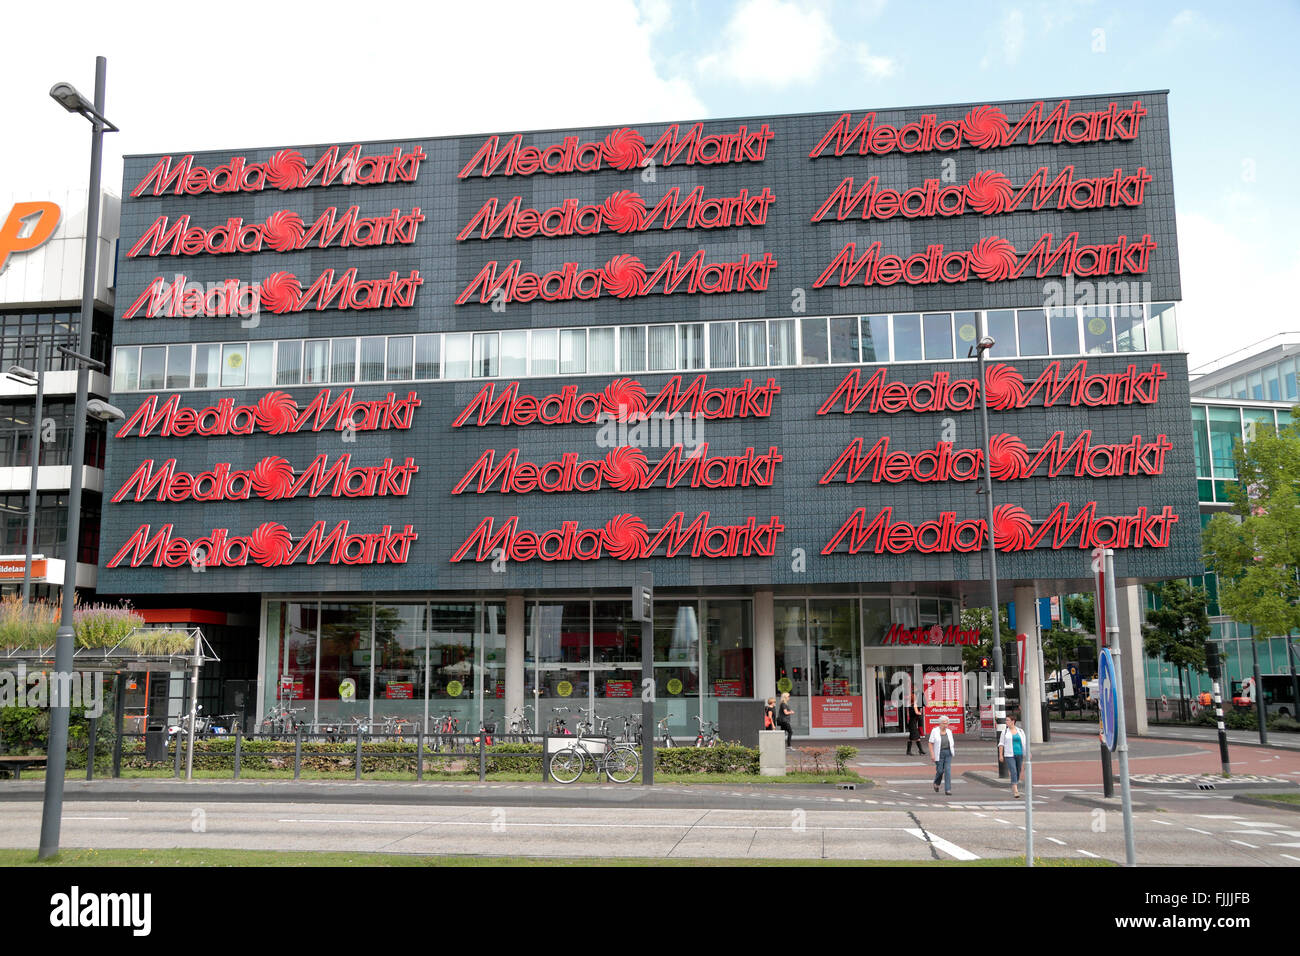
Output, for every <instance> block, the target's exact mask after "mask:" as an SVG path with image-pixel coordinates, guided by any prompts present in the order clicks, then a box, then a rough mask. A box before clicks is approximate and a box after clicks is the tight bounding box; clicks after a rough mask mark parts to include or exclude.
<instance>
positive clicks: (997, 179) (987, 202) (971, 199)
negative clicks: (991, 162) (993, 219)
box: [966, 169, 1015, 216]
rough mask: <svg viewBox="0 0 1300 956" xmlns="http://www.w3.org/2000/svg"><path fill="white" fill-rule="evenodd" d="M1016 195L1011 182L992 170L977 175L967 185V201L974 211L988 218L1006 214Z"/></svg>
mask: <svg viewBox="0 0 1300 956" xmlns="http://www.w3.org/2000/svg"><path fill="white" fill-rule="evenodd" d="M1014 194H1015V190H1014V189H1012V187H1011V180H1009V179H1007V177H1006V176H1003V175H1002V174H1001V173H999V172H997V171H995V170H992V169H986V170H984V171H983V172H978V173H976V174H975V175H974V176H972V177H971V178H970V182H968V183H967V184H966V201H967V202H968V203H970V205H971V208H972V209H974V210H975V211H976V212H982V213H984V215H986V216H992V215H993V214H994V213H999V212H1004V211H1005V210H1006V208H1007V206H1009V205H1010V204H1011V199H1012V197H1013V195H1014Z"/></svg>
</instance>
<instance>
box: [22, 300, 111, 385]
mask: <svg viewBox="0 0 1300 956" xmlns="http://www.w3.org/2000/svg"><path fill="white" fill-rule="evenodd" d="M110 324H111V320H110V319H109V318H108V316H106V315H101V314H99V313H95V321H94V325H93V326H92V328H91V331H90V357H91V358H93V359H95V361H97V362H107V361H108V351H109V342H110V337H109V328H110ZM41 346H44V348H45V355H46V361H45V369H46V371H54V372H62V371H72V370H75V369H76V367H77V364H76V362H75V361H74V360H73V359H70V358H68V357H67V356H65V355H63V354H61V353H60V352H58V351H56V350H57V348H58V347H59V346H64V347H66V348H70V349H72V350H73V351H80V350H81V312H80V310H75V311H68V312H0V369H7V368H9V366H11V365H21V366H23V367H24V368H29V369H33V370H35V368H36V360H37V356H38V355H39V354H40V347H41Z"/></svg>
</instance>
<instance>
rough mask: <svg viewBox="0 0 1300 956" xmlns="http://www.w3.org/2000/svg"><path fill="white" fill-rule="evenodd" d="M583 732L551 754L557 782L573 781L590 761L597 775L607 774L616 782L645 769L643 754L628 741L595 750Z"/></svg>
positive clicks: (630, 777)
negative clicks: (627, 742)
mask: <svg viewBox="0 0 1300 956" xmlns="http://www.w3.org/2000/svg"><path fill="white" fill-rule="evenodd" d="M583 740H584V738H583V737H582V735H581V734H579V735H578V737H577V738H576V739H575V740H574V742H573V744H572V745H571V746H568V747H565V748H564V749H563V750H561V751H559V752H558V753H555V754H552V755H551V779H552V780H554V781H555V782H556V783H563V784H569V783H573V782H574V781H575V780H577V779H578V778H579V777H581V776H582V774H583V771H585V770H586V769H587V764H588V763H590V764H591V766H592V769H593V770H594V771H595V773H596V774H597V775H599V774H602V773H603V774H604V775H605V776H606V777H608V778H609V779H610V780H611V781H612V782H614V783H630V782H631V781H632V779H633V778H634V777H635V776H636V775H637V773H638V772H639V771H640V770H641V758H640V757H639V756H638V755H637V752H636V751H635V750H633V749H632V748H631V747H629V746H627V745H626V744H615V745H614V746H612V747H611V746H608V745H606V746H605V748H604V749H603V750H602V751H601V752H600V753H592V752H591V750H589V749H588V748H587V745H586V744H585V743H584V742H583Z"/></svg>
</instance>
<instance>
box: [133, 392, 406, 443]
mask: <svg viewBox="0 0 1300 956" xmlns="http://www.w3.org/2000/svg"><path fill="white" fill-rule="evenodd" d="M355 391H356V390H355V389H351V388H345V389H343V390H342V391H341V392H339V393H338V397H337V398H334V399H333V401H331V400H330V396H331V394H332V393H331V392H330V390H329V389H328V388H324V389H321V390H320V391H319V392H317V393H316V397H315V398H313V399H312V400H311V401H310V402H309V403H308V404H307V405H306V407H303V408H299V406H298V402H297V400H296V399H294V397H293V396H292V395H290V394H289V393H288V392H268V393H267V394H265V395H263V396H262V397H261V398H260V399H258V400H257V402H256V403H255V404H252V405H236V404H235V400H234V399H233V398H223V399H221V400H220V401H218V402H217V404H215V405H208V406H206V407H204V408H198V409H195V408H187V407H185V406H183V405H182V404H181V396H180V395H172V396H171V397H170V398H168V399H167V400H166V401H163V402H161V403H160V402H159V401H158V396H157V395H150V396H149V397H148V398H147V399H145V400H144V402H142V403H141V405H140V407H139V408H137V409H136V410H135V411H134V412H132V413H131V415H130V416H129V417H128V418H127V420H126V421H125V422H123V423H122V425H121V426H120V427H119V428H118V430H117V431H116V432H115V433H114V436H113V437H114V438H131V437H136V438H148V437H149V436H150V435H152V434H154V432H155V431H156V432H157V433H158V437H160V438H185V437H187V436H189V435H198V436H201V437H203V438H213V437H218V436H224V435H252V434H253V433H254V432H258V431H261V432H265V433H266V434H268V435H285V434H296V433H297V432H300V431H302V430H303V429H304V428H305V429H307V430H309V431H313V432H319V431H325V430H326V429H333V430H334V431H340V432H343V431H354V432H365V431H387V430H388V429H390V428H395V429H401V430H405V429H408V428H410V427H411V422H412V420H413V419H414V417H415V410H416V409H417V408H419V407H420V399H419V397H418V396H417V395H416V393H415V392H407V393H406V397H405V398H398V397H397V394H396V393H395V392H389V393H388V394H387V395H386V396H385V397H384V398H381V399H369V400H365V399H356V398H355V397H354V395H355Z"/></svg>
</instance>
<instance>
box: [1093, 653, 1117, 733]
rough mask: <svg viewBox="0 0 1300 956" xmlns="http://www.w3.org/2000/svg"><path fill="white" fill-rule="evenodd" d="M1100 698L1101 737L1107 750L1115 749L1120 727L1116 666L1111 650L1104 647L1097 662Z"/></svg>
mask: <svg viewBox="0 0 1300 956" xmlns="http://www.w3.org/2000/svg"><path fill="white" fill-rule="evenodd" d="M1097 683H1098V692H1099V694H1098V696H1100V698H1101V700H1100V702H1099V703H1100V705H1101V707H1100V709H1101V735H1102V738H1103V739H1104V740H1105V742H1106V749H1107V750H1114V749H1115V732H1116V730H1117V728H1118V726H1119V708H1118V706H1117V704H1118V700H1117V698H1116V693H1115V690H1116V681H1115V665H1114V663H1113V662H1112V661H1111V659H1110V648H1108V647H1103V648H1102V649H1101V656H1100V658H1099V659H1098V661H1097Z"/></svg>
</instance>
